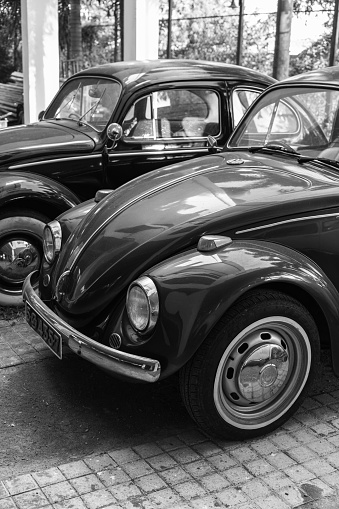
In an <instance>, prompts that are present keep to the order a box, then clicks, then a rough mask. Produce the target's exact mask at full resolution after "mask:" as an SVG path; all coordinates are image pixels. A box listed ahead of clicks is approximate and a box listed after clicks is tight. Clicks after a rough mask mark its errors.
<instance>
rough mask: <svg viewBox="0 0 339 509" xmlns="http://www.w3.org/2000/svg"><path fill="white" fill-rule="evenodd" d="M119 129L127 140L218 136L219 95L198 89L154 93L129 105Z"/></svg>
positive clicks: (219, 128) (219, 130) (211, 91)
mask: <svg viewBox="0 0 339 509" xmlns="http://www.w3.org/2000/svg"><path fill="white" fill-rule="evenodd" d="M122 128H123V133H124V138H125V139H126V140H162V139H163V140H166V139H167V140H169V139H171V140H172V141H173V139H174V138H176V139H179V138H184V139H185V138H202V137H206V136H207V135H208V134H211V135H213V136H217V135H218V134H219V133H220V132H221V125H220V97H219V95H218V94H217V93H216V92H215V91H213V90H208V89H200V88H199V89H176V90H162V91H158V92H153V93H152V94H150V95H148V96H146V97H143V98H141V99H139V100H138V101H136V102H135V103H134V104H133V105H132V107H131V108H130V110H129V111H128V113H127V115H126V117H125V119H124V121H123V123H122Z"/></svg>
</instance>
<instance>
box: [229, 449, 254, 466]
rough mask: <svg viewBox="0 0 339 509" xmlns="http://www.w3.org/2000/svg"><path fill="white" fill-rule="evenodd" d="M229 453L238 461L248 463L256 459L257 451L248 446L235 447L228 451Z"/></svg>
mask: <svg viewBox="0 0 339 509" xmlns="http://www.w3.org/2000/svg"><path fill="white" fill-rule="evenodd" d="M230 455H231V456H233V457H234V458H235V459H236V460H238V461H239V462H240V463H248V462H250V461H254V460H256V459H258V454H257V452H256V451H254V450H253V449H251V448H250V447H237V448H236V449H234V450H233V451H230Z"/></svg>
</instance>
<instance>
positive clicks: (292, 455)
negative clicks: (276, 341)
mask: <svg viewBox="0 0 339 509" xmlns="http://www.w3.org/2000/svg"><path fill="white" fill-rule="evenodd" d="M5 337H6V341H5V339H4V338H5ZM46 355H49V351H48V349H47V350H46V348H44V346H43V345H42V344H41V341H40V340H39V339H38V338H37V337H36V336H35V335H34V333H31V332H30V330H29V328H27V327H26V325H25V324H24V323H16V324H15V326H14V327H13V326H11V324H10V323H9V322H6V321H4V320H2V321H1V320H0V359H1V360H0V362H1V364H0V367H4V366H13V365H16V364H20V363H24V362H30V361H32V360H36V359H37V358H43V357H44V356H46ZM51 355H52V354H51ZM223 507H231V508H233V509H260V508H261V509H289V508H294V507H302V508H303V509H338V507H339V390H329V391H328V392H327V393H325V394H320V395H318V396H316V395H315V396H313V397H312V398H308V399H307V400H306V401H305V403H304V404H303V406H302V408H300V410H299V411H298V412H297V413H296V414H295V416H294V417H293V418H292V419H290V421H289V422H288V423H286V424H285V425H284V426H283V427H281V428H280V429H279V430H278V431H277V432H275V433H273V434H271V435H269V436H266V437H264V438H259V439H255V440H248V441H246V442H241V443H240V442H238V443H236V442H234V443H230V442H223V441H216V440H210V439H209V438H208V437H206V436H205V435H203V434H201V433H199V432H189V433H187V434H181V435H177V436H173V437H169V438H168V439H165V440H161V441H157V442H152V443H146V444H141V445H138V446H134V447H126V448H124V449H118V450H110V451H107V452H104V453H102V454H100V455H96V456H86V457H84V458H82V459H81V460H78V461H73V462H71V463H66V464H62V465H59V466H57V467H53V468H49V469H46V470H43V471H39V472H30V473H28V474H24V475H20V476H17V477H14V478H9V479H2V480H0V509H37V508H46V509H52V508H53V509H101V508H105V509H117V508H124V509H133V508H134V509H136V508H143V509H155V508H157V509H167V508H173V509H188V508H194V509H202V508H204V509H210V508H213V509H215V508H223Z"/></svg>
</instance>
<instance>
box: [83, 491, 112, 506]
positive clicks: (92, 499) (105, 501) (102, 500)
mask: <svg viewBox="0 0 339 509" xmlns="http://www.w3.org/2000/svg"><path fill="white" fill-rule="evenodd" d="M81 498H82V499H83V501H84V502H85V504H86V507H87V508H88V509H102V508H105V509H107V508H108V507H110V504H112V507H114V505H113V504H117V500H116V499H115V498H114V496H113V495H112V493H111V492H110V491H109V490H107V489H105V490H98V491H93V492H91V493H86V494H85V495H83V496H82V497H81Z"/></svg>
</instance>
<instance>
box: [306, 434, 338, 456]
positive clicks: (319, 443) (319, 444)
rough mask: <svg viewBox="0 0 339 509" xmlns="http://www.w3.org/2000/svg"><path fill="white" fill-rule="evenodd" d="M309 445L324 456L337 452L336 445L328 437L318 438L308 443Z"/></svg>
mask: <svg viewBox="0 0 339 509" xmlns="http://www.w3.org/2000/svg"><path fill="white" fill-rule="evenodd" d="M308 447H309V448H310V449H312V451H314V452H315V453H316V454H317V455H320V456H323V455H325V454H330V453H332V452H335V446H334V445H333V444H332V443H331V442H330V440H329V439H326V438H318V439H317V440H313V441H312V442H310V443H309V444H308Z"/></svg>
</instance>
